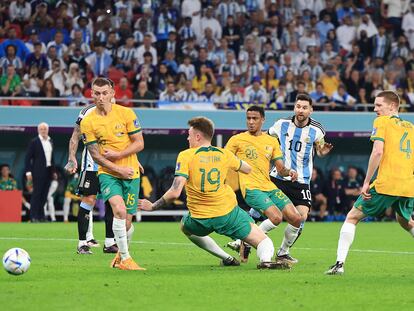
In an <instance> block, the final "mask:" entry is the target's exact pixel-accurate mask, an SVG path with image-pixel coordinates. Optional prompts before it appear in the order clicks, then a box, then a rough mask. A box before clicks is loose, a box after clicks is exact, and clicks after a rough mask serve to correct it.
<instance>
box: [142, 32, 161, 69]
mask: <svg viewBox="0 0 414 311" xmlns="http://www.w3.org/2000/svg"><path fill="white" fill-rule="evenodd" d="M145 52H150V53H151V54H152V64H153V65H154V66H156V65H157V62H158V59H157V50H156V49H155V48H154V47H153V46H152V39H151V35H148V34H146V35H145V36H144V41H143V44H142V45H141V46H140V47H138V49H137V61H138V64H140V65H141V64H143V63H144V53H145Z"/></svg>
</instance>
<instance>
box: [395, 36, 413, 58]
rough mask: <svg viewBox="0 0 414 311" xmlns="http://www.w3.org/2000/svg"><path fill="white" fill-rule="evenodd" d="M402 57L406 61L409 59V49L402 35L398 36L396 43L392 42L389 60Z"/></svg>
mask: <svg viewBox="0 0 414 311" xmlns="http://www.w3.org/2000/svg"><path fill="white" fill-rule="evenodd" d="M397 57H402V58H404V59H407V58H409V57H410V47H409V45H408V42H407V38H406V37H405V36H404V35H401V36H399V38H398V42H394V43H393V44H392V48H391V59H395V58H397Z"/></svg>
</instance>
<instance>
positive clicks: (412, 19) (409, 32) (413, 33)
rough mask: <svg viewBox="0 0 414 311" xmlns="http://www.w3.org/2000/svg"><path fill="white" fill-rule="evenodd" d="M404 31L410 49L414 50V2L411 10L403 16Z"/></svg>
mask: <svg viewBox="0 0 414 311" xmlns="http://www.w3.org/2000/svg"><path fill="white" fill-rule="evenodd" d="M401 28H402V30H403V31H404V34H405V36H406V37H407V39H408V42H409V44H410V49H411V50H414V2H413V1H411V4H410V9H409V10H408V12H407V13H406V14H405V15H404V16H403V19H402V26H401Z"/></svg>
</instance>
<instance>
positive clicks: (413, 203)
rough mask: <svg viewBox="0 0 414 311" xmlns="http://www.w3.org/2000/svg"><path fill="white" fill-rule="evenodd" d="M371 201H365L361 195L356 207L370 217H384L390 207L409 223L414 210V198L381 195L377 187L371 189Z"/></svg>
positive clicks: (355, 204)
mask: <svg viewBox="0 0 414 311" xmlns="http://www.w3.org/2000/svg"><path fill="white" fill-rule="evenodd" d="M369 193H370V194H371V196H372V197H371V199H370V200H367V201H365V200H364V199H363V197H362V195H360V196H359V197H358V199H357V200H356V201H355V203H354V207H355V208H357V209H359V210H362V212H363V213H364V214H365V215H368V216H373V217H376V216H382V215H383V214H384V213H385V210H386V209H387V208H389V207H392V209H393V210H394V211H395V212H396V213H397V214H398V215H400V216H401V217H403V218H405V219H406V220H407V221H409V220H410V219H411V215H412V213H413V208H414V198H407V197H396V196H392V195H386V194H380V193H378V192H377V191H376V190H375V187H372V188H371V189H369Z"/></svg>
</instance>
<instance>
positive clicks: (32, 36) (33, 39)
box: [25, 28, 47, 59]
mask: <svg viewBox="0 0 414 311" xmlns="http://www.w3.org/2000/svg"><path fill="white" fill-rule="evenodd" d="M28 35H29V40H27V41H26V42H25V44H26V47H27V49H28V50H29V51H30V53H33V52H34V44H35V43H37V42H38V43H40V44H41V45H42V49H41V52H42V53H44V54H46V51H47V50H46V45H45V44H44V43H43V42H41V41H40V40H39V35H38V32H37V30H36V29H34V28H33V29H30V30H29V32H28ZM28 55H30V54H28ZM28 55H27V56H26V59H27V57H28Z"/></svg>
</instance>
